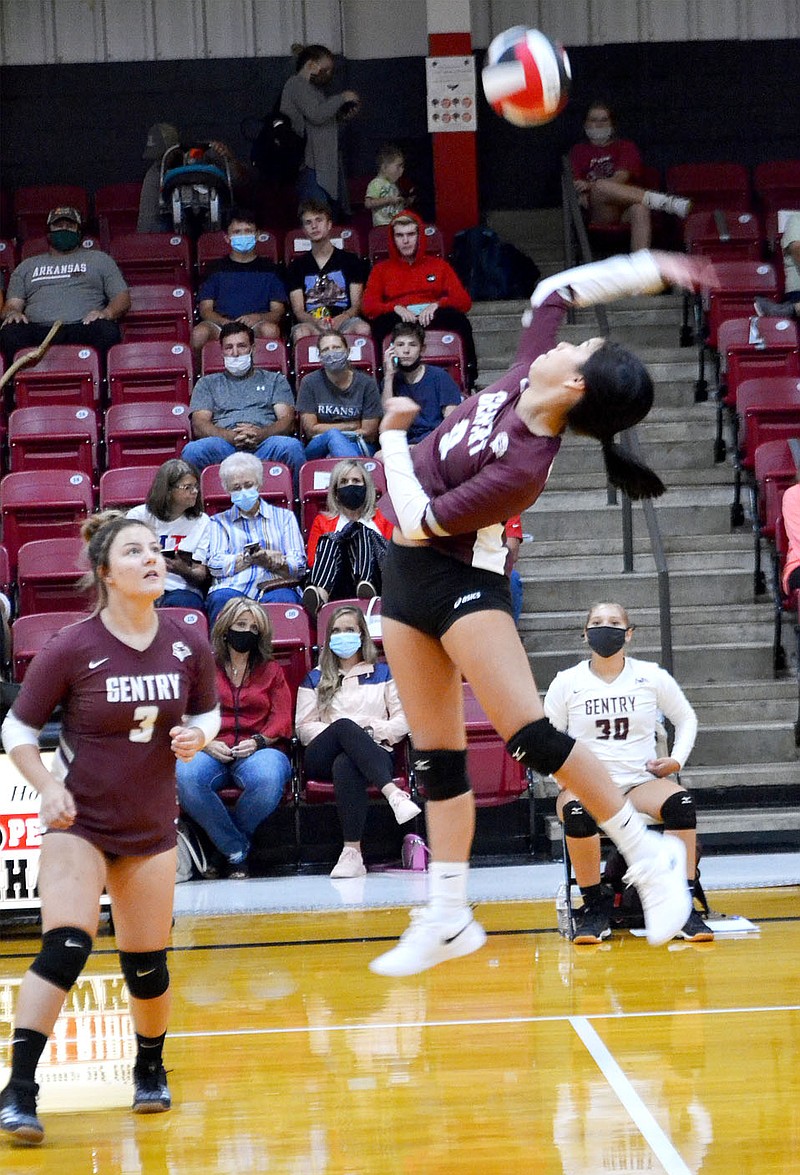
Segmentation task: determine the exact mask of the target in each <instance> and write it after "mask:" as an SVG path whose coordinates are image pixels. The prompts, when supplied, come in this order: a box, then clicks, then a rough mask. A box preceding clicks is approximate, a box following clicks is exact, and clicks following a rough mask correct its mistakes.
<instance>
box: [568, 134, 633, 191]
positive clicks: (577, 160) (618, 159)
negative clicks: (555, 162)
mask: <svg viewBox="0 0 800 1175" xmlns="http://www.w3.org/2000/svg"><path fill="white" fill-rule="evenodd" d="M569 162H570V166H571V168H572V174H573V175H574V176H575V179H576V180H590V181H591V180H599V179H611V177H612V176H613V175H616V173H617V172H618V171H627V172H628V183H632V184H635V183H638V182H639V176H640V175H641V171H642V157H641V155H640V154H639V149H638V147H637V146H636V144H635V143H632V142H631V141H630V139H612V140H611V142H610V143H603V144H602V146H595V145H594V144H593V143H590V142H589V141H588V140H585V141H583V142H580V143H576V144H575V146H574V147H573V148H572V150H571V151H570V153H569Z"/></svg>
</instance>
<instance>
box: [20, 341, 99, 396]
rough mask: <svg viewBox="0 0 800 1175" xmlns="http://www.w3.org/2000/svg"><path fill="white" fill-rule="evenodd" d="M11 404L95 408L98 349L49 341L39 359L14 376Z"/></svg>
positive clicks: (97, 383) (97, 379)
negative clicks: (49, 344) (44, 352)
mask: <svg viewBox="0 0 800 1175" xmlns="http://www.w3.org/2000/svg"><path fill="white" fill-rule="evenodd" d="M25 353H26V352H24V351H20V352H19V354H20V355H22V354H25ZM14 404H15V406H16V407H17V408H42V407H45V408H47V409H49V408H50V407H52V406H53V405H66V406H67V407H69V406H74V407H76V408H91V409H92V411H93V412H96V411H97V410H98V408H99V406H100V359H99V357H98V354H97V351H95V349H94V347H86V346H83V345H80V346H77V345H75V344H71V343H70V344H67V343H54V344H52V346H50V347H49V348H48V349H47V352H46V354H45V355H44V356H43V357H42V358H41V359H40V360H39V362H38V363H35V364H33V365H32V366H31V367H23V368H22V370H21V371H19V372H18V373H17V375H16V376H15V378H14Z"/></svg>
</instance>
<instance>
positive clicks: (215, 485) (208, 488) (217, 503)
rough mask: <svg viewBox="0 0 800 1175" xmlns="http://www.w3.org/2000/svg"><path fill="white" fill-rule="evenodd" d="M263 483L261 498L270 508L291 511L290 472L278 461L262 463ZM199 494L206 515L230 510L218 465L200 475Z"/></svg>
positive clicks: (208, 468) (207, 468) (228, 498)
mask: <svg viewBox="0 0 800 1175" xmlns="http://www.w3.org/2000/svg"><path fill="white" fill-rule="evenodd" d="M263 466H264V482H263V484H262V486H261V496H262V497H263V498H264V500H265V501H267V502H269V503H270V504H271V505H272V506H281V507H282V508H283V509H284V510H291V509H292V506H293V504H294V490H293V488H292V471H291V469H289V466H288V465H283V464H282V463H281V462H280V461H264V462H263ZM200 494H201V497H202V499H203V509H204V510H205V512H206V514H219V513H220V511H222V510H230V508H231V495H230V493H229V492H228V490H226V489H225V487H224V486H223V484H222V482H221V481H220V479H219V465H206V467H205V469H203V470H202V471H201V473H200Z"/></svg>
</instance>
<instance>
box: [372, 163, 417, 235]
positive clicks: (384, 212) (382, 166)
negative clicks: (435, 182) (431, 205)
mask: <svg viewBox="0 0 800 1175" xmlns="http://www.w3.org/2000/svg"><path fill="white" fill-rule="evenodd" d="M376 162H377V164H378V174H377V175H376V176H375V179H373V180H370V182H369V184H368V185H367V191H366V195H365V197H364V207H365V208H367V209H368V211H370V212H371V213H372V223H373V225H380V224H388V223H389V222H390V220H391V219H392V217H393V216H397V214H398V213H399V212H402V211H403V210H404V209H405V208H406V206H407V205H408V204H410V203H411V202H412V201H411V199H409V198H407V197H404V196H403V194H402V192H401V191H400V189H399V188H398V186H397V181H398V180H399V179H400V176H401V175H402V174H403V171H404V169H405V165H406V161H405V156H404V155H403V152H402V151H401V150H400V148H399V147H397V146H395V144H394V143H385V144H384V145H383V147H381V149H380V151H379V152H378V158H377V161H376Z"/></svg>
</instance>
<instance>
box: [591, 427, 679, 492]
mask: <svg viewBox="0 0 800 1175" xmlns="http://www.w3.org/2000/svg"><path fill="white" fill-rule="evenodd" d="M602 445H603V461H604V462H605V467H606V476H607V477H608V480H609V481H610V482H611V484H612V486H616V488H617V489H618V490H622V492H623V493H625V494H627V495H628V497H629V498H631V499H632V500H633V501H634V502H637V501H638V500H639V499H640V498H660V497H661V495H662V494H663V493H664V492H665V491H666V486H665V485H664V483H663V481H662V480H661V478H660V477H659V476H658V474H657V473H654V472H653V470H652V469H651V468H650V467H649V465H645V464H643V463H642V462H641V461H636V460H635V459H634V458H633V457H629V456H628V454H627V453H625V452H624V451H623V450H622V449H621V448H620V447H619V445H615V444H614V442H613V441H603V442H602Z"/></svg>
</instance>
